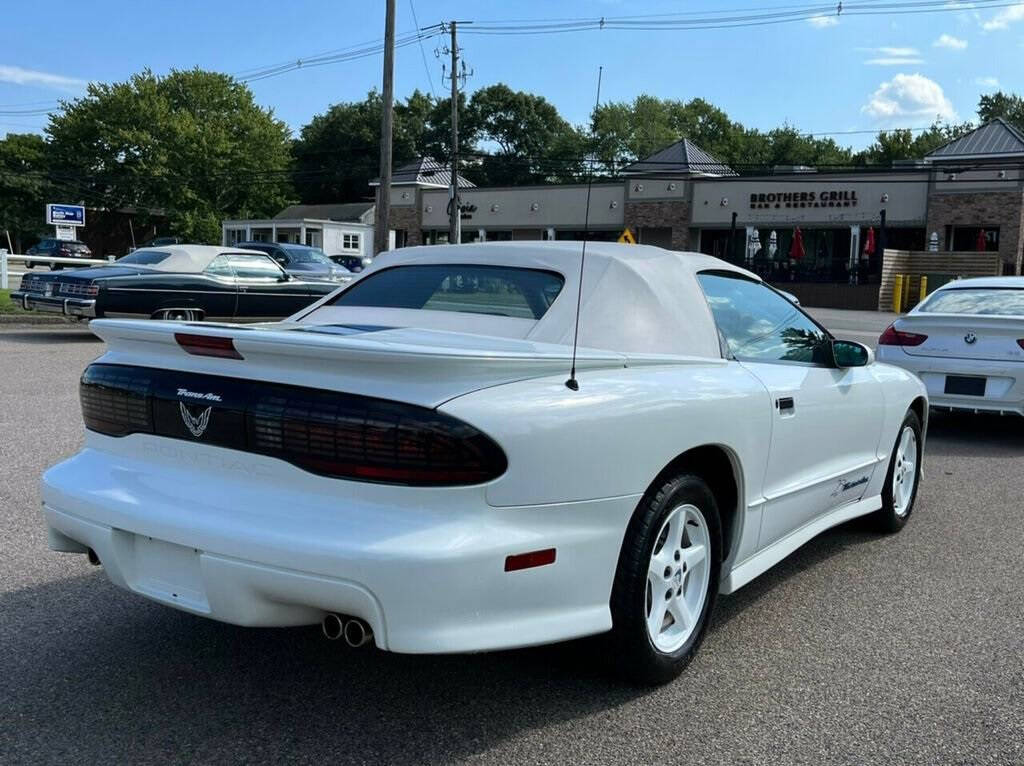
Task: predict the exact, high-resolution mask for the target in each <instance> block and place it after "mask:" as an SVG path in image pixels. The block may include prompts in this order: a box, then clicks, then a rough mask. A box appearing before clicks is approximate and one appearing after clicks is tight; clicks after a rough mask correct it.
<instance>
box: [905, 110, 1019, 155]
mask: <svg viewBox="0 0 1024 766" xmlns="http://www.w3.org/2000/svg"><path fill="white" fill-rule="evenodd" d="M1017 155H1024V133H1022V132H1021V131H1019V130H1018V129H1017V128H1015V127H1014V126H1013V125H1011V124H1010V123H1008V122H1007V121H1006V120H1004V119H1003V118H1002V117H996V118H995V119H994V120H991V121H990V122H986V123H985V124H984V125H982V126H981V127H979V128H975V129H974V130H972V131H971V132H970V133H966V134H964V135H962V136H960V138H954V139H953V140H952V141H950V142H949V143H947V144H943V145H942V146H940V147H939V148H938V149H935V150H934V151H932V152H929V153H928V154H927V155H925V156H926V157H927V158H928V159H929V160H956V159H962V158H971V157H1012V156H1017Z"/></svg>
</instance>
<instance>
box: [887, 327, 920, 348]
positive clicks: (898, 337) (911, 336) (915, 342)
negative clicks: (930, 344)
mask: <svg viewBox="0 0 1024 766" xmlns="http://www.w3.org/2000/svg"><path fill="white" fill-rule="evenodd" d="M926 340H928V336H927V335H921V334H920V333H916V332H905V331H903V330H897V329H896V326H895V325H889V326H888V327H886V328H885V330H884V331H883V332H882V334H881V335H880V336H878V345H879V346H920V345H921V344H922V343H924V342H925V341H926Z"/></svg>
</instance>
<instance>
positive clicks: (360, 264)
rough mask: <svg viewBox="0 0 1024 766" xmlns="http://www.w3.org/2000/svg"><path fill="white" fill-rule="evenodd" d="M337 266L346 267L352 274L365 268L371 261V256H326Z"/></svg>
mask: <svg viewBox="0 0 1024 766" xmlns="http://www.w3.org/2000/svg"><path fill="white" fill-rule="evenodd" d="M327 257H328V258H330V259H331V260H332V261H334V262H335V263H336V264H338V265H339V266H344V267H345V268H346V269H348V270H349V271H351V272H352V273H353V274H358V273H359V272H360V271H362V270H363V269H365V268H366V267H367V266H369V265H370V264H371V263H373V259H372V258H368V257H365V256H361V255H340V254H339V255H329V256H327Z"/></svg>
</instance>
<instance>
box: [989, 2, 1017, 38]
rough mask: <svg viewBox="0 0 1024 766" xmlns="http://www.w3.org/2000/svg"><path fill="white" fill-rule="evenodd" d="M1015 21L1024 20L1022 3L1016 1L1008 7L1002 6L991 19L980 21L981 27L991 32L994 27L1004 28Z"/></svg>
mask: <svg viewBox="0 0 1024 766" xmlns="http://www.w3.org/2000/svg"><path fill="white" fill-rule="evenodd" d="M1017 21H1024V3H1017V4H1016V5H1011V6H1010V7H1008V8H1003V9H1002V10H1001V11H999V13H997V14H996V15H995V16H993V17H992V18H991V19H989V20H988V21H984V22H982V24H981V28H982V29H984V30H985V31H986V32H991V31H992V30H994V29H1006V28H1007V27H1008V26H1010V24H1013V23H1015V22H1017Z"/></svg>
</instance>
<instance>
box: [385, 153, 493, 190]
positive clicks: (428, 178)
mask: <svg viewBox="0 0 1024 766" xmlns="http://www.w3.org/2000/svg"><path fill="white" fill-rule="evenodd" d="M451 182H452V169H451V167H449V166H447V165H442V164H441V163H440V162H438V161H437V160H435V159H434V158H433V157H420V158H419V159H418V160H414V161H412V162H410V163H409V164H407V165H402V166H401V167H400V168H396V169H395V170H394V171H393V172H392V173H391V185H392V186H397V185H399V184H419V185H421V186H436V187H438V188H444V189H446V188H448V187H449V186H450V185H451ZM379 185H380V179H379V178H374V179H373V180H372V181H370V186H379ZM474 186H476V184H475V183H473V182H472V181H470V180H468V179H467V178H464V177H463V176H461V175H460V176H459V188H460V189H468V188H472V187H474Z"/></svg>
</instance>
